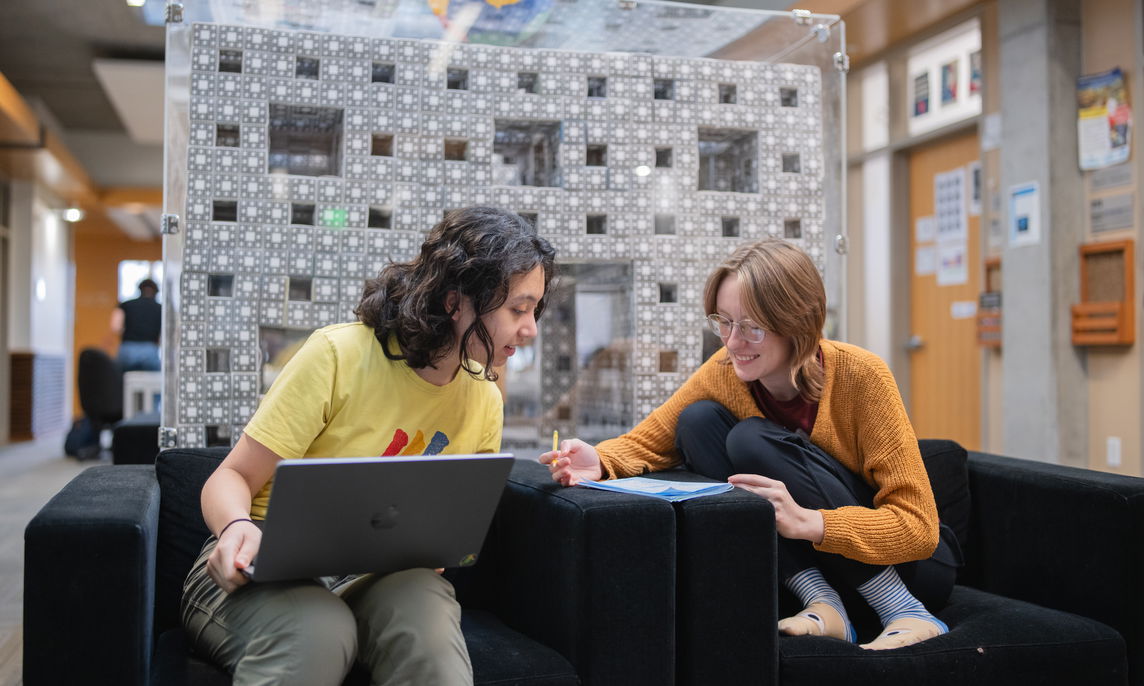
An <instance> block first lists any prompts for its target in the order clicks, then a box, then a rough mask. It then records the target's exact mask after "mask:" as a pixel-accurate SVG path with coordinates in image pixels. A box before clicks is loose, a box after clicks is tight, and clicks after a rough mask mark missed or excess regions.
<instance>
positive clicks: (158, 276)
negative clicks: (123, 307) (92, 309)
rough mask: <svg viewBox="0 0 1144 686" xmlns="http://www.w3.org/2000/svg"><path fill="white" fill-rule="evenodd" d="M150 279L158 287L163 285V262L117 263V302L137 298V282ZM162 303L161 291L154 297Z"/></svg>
mask: <svg viewBox="0 0 1144 686" xmlns="http://www.w3.org/2000/svg"><path fill="white" fill-rule="evenodd" d="M143 279H151V280H152V281H154V282H155V283H157V284H160V287H161V286H162V283H163V262H162V261H161V260H159V261H156V262H149V261H147V260H123V261H122V262H120V263H119V302H123V301H125V300H131V299H132V298H136V297H138V296H139V282H140V281H142V280H143ZM155 299H156V300H158V301H159V302H163V291H162V290H160V291H159V294H158V295H157V296H155Z"/></svg>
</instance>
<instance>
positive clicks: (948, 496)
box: [918, 439, 973, 550]
mask: <svg viewBox="0 0 1144 686" xmlns="http://www.w3.org/2000/svg"><path fill="white" fill-rule="evenodd" d="M918 448H919V449H920V450H921V453H922V461H923V462H924V463H925V466H926V473H927V474H928V475H929V480H930V487H931V488H932V489H933V499H934V501H935V502H936V503H937V512H938V517H939V518H940V519H941V523H942V524H945V525H946V526H948V527H949V528H950V529H953V533H954V534H955V535H956V536H957V542H958V543H959V544H960V547H961V550H965V549H966V546H967V545H968V543H969V529H970V518H971V517H972V515H973V506H972V502H971V501H970V496H969V467H968V466H967V462H968V454H967V453H966V452H965V448H962V447H961V446H960V445H959V444H958V443H956V442H954V441H945V440H933V439H923V440H920V441H918Z"/></svg>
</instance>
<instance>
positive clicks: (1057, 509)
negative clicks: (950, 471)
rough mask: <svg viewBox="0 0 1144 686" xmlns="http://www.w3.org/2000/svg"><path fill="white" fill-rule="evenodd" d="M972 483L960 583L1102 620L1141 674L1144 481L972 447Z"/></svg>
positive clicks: (1134, 670)
mask: <svg viewBox="0 0 1144 686" xmlns="http://www.w3.org/2000/svg"><path fill="white" fill-rule="evenodd" d="M969 484H970V491H971V493H972V503H973V511H974V512H973V523H974V526H973V530H972V532H971V534H970V546H969V551H968V554H967V555H966V558H967V561H968V562H969V564H970V565H971V569H969V570H967V574H966V575H965V580H966V582H967V583H971V584H972V585H976V586H978V587H980V588H981V589H983V590H986V591H990V592H992V593H996V594H998V595H1003V596H1008V597H1010V598H1017V599H1020V600H1025V601H1029V602H1032V603H1035V604H1037V605H1042V606H1044V607H1050V608H1053V609H1057V610H1063V611H1065V612H1072V613H1075V614H1079V615H1083V616H1085V617H1090V618H1092V619H1095V620H1097V621H1100V622H1103V623H1105V624H1108V625H1109V626H1111V627H1113V628H1114V629H1116V630H1117V631H1119V632H1120V634H1121V635H1122V636H1124V640H1125V643H1126V644H1127V645H1128V647H1129V651H1128V660H1129V669H1130V671H1131V673H1132V678H1133V681H1134V683H1135V682H1136V681H1137V680H1139V679H1141V678H1144V650H1135V649H1134V647H1135V646H1140V645H1142V642H1144V582H1142V581H1141V580H1142V579H1144V479H1139V478H1136V477H1128V476H1122V475H1118V474H1108V473H1104V472H1097V471H1092V470H1087V469H1077V468H1074V467H1063V466H1060V465H1053V464H1045V463H1041V462H1034V461H1031V460H1021V459H1015V458H1009V457H1001V456H997V455H990V454H986V453H978V452H971V453H970V454H969Z"/></svg>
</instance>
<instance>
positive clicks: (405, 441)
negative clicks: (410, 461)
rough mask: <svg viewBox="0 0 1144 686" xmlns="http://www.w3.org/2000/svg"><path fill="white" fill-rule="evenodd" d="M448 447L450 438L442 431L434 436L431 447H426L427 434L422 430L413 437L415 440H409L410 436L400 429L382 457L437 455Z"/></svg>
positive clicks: (394, 433) (395, 432) (430, 442)
mask: <svg viewBox="0 0 1144 686" xmlns="http://www.w3.org/2000/svg"><path fill="white" fill-rule="evenodd" d="M447 445H449V437H448V436H446V435H445V434H443V433H442V432H440V431H438V432H436V433H434V434H433V439H432V440H431V441H429V445H425V434H424V433H422V432H421V431H420V430H418V431H417V433H416V434H414V435H413V440H409V434H407V433H405V432H404V431H402V430H401V429H398V430H397V431H394V432H393V440H391V441H390V442H389V446H388V447H387V448H386V449H385V450H384V451H383V452H382V453H381V456H382V457H393V456H394V455H437V454H439V453H440V452H441V451H442V450H444V449H445V446H447Z"/></svg>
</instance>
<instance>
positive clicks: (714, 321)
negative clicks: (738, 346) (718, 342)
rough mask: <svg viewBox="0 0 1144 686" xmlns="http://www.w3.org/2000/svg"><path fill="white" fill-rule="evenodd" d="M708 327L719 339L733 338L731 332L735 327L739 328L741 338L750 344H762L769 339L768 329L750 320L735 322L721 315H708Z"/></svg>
mask: <svg viewBox="0 0 1144 686" xmlns="http://www.w3.org/2000/svg"><path fill="white" fill-rule="evenodd" d="M707 326H708V327H709V328H710V329H711V331H713V332H714V333H715V334H716V335H717V336H719V338H723V339H727V338H730V337H731V332H732V331H733V330H734V329H735V327H736V326H737V327H739V336H740V337H741V338H742V339H743V340H745V341H748V342H750V343H762V342H763V339H764V338H766V337H767V331H766V329H764V328H762V327H761V326H759V325H758V324H756V323H754V322H753V321H751V320H750V319H744V320H742V321H738V322H733V321H731V320H730V319H727V318H726V317H724V316H723V315H721V314H709V315H707Z"/></svg>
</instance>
